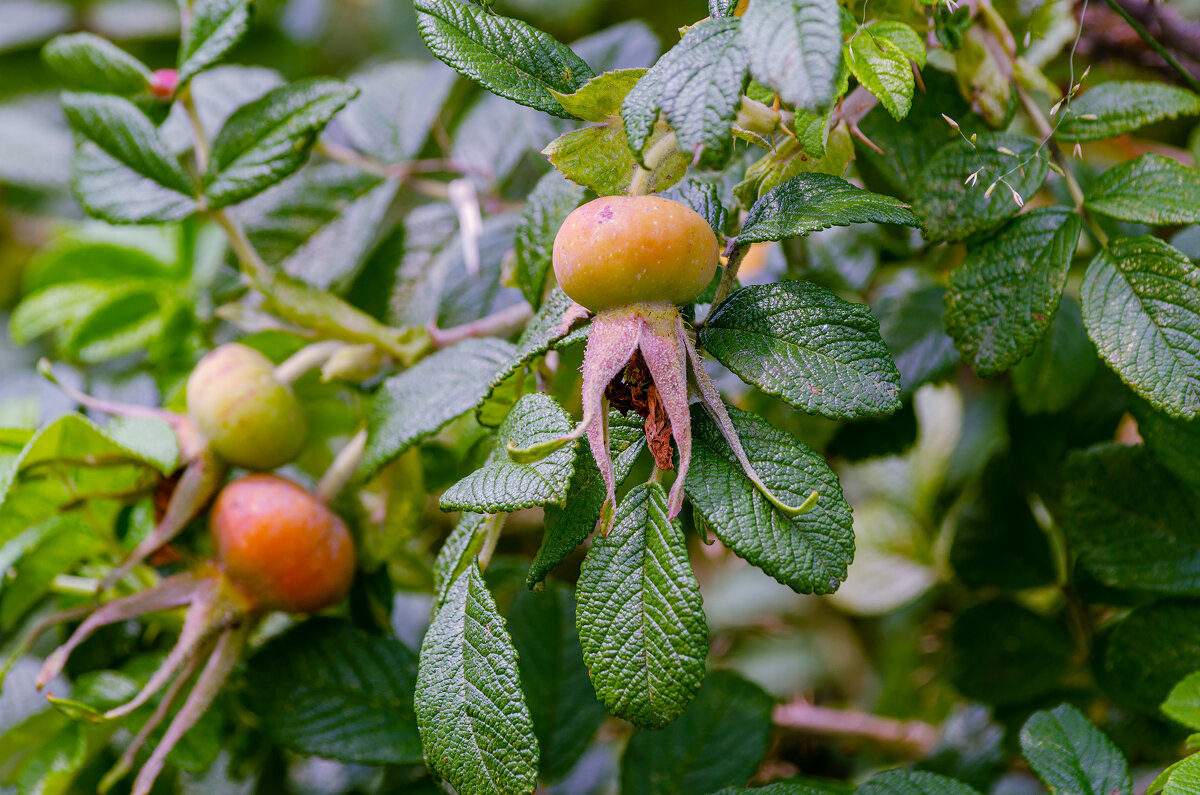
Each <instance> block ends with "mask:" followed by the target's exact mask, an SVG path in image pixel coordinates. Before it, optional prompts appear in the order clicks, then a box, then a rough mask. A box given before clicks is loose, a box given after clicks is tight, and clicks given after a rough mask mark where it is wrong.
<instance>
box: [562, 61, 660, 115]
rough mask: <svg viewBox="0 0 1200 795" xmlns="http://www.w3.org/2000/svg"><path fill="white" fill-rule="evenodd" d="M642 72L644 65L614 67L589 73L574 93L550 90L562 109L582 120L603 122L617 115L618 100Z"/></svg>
mask: <svg viewBox="0 0 1200 795" xmlns="http://www.w3.org/2000/svg"><path fill="white" fill-rule="evenodd" d="M645 74H646V70H645V69H618V70H616V71H612V72H605V73H604V74H599V75H596V76H595V77H593V78H592V79H591V80H589V81H587V82H586V83H584V84H583V86H582V87H581V88H580V89H579V90H578V91H575V92H574V93H571V94H562V93H560V92H558V91H555V90H553V89H551V91H550V93H551V94H553V95H554V98H555V99H557V100H558V104H560V105H562V106H563V110H565V111H567V113H570V114H571V115H572V116H575V117H577V118H580V119H583V120H584V121H594V122H605V121H608V120H609V117H611V116H620V115H621V103H622V102H623V101H624V100H625V97H626V95H628V94H629V92H630V91H632V90H633V87H634V86H635V85H637V82H638V81H639V80H641V79H642V76H643V75H645Z"/></svg>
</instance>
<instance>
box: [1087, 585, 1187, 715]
mask: <svg viewBox="0 0 1200 795" xmlns="http://www.w3.org/2000/svg"><path fill="white" fill-rule="evenodd" d="M1198 659H1200V604H1198V603H1196V602H1195V601H1185V600H1166V601H1161V602H1154V603H1153V604H1149V605H1146V606H1144V607H1138V608H1135V609H1134V610H1133V611H1132V612H1130V613H1129V614H1127V615H1126V616H1125V617H1124V618H1122V619H1120V620H1119V621H1117V622H1116V624H1115V625H1111V626H1110V627H1109V628H1108V631H1107V632H1106V633H1104V635H1102V636H1101V638H1100V643H1099V644H1098V646H1097V651H1096V653H1095V654H1094V661H1093V665H1094V666H1095V669H1096V678H1097V680H1098V681H1099V684H1100V687H1101V688H1102V689H1103V690H1104V692H1105V693H1106V694H1107V695H1108V696H1109V697H1110V698H1111V699H1112V700H1113V701H1114V702H1115V703H1116V704H1117V705H1118V706H1120V707H1122V708H1123V709H1128V710H1132V711H1133V712H1137V713H1148V714H1156V713H1158V705H1159V704H1161V703H1162V702H1163V701H1164V700H1166V698H1167V694H1168V693H1170V692H1171V689H1172V688H1173V687H1175V685H1176V683H1178V682H1179V680H1180V679H1183V678H1184V677H1185V676H1187V675H1189V674H1191V673H1192V672H1194V671H1195V670H1196V660H1198Z"/></svg>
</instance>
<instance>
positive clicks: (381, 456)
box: [360, 337, 516, 476]
mask: <svg viewBox="0 0 1200 795" xmlns="http://www.w3.org/2000/svg"><path fill="white" fill-rule="evenodd" d="M515 350H516V349H515V348H514V347H513V345H512V343H510V342H505V341H504V340H500V339H495V338H493V337H483V338H477V339H466V340H463V341H462V342H460V343H458V344H457V345H455V346H453V347H450V348H447V349H445V350H443V351H438V352H437V353H435V354H433V355H432V356H430V357H429V358H427V359H423V360H421V361H420V362H418V363H417V364H416V365H414V366H413V367H411V368H409V369H408V370H405V371H404V372H402V373H400V374H399V375H394V376H392V377H391V378H389V379H388V380H387V381H385V382H384V383H383V388H382V389H381V390H380V392H379V394H378V395H377V396H376V398H375V402H374V404H373V405H372V407H371V413H370V415H369V416H368V418H367V448H366V451H365V452H364V454H363V464H362V468H361V470H360V473H361V474H362V475H364V476H369V475H373V474H375V473H376V472H378V471H379V470H380V469H381V468H382V467H383V466H384V464H387V463H388V462H389V461H391V460H392V459H394V458H395V457H396V456H398V455H400V454H401V453H403V452H404V451H405V450H407V449H408V448H409V447H411V446H412V445H413V444H415V443H416V442H418V441H420V440H421V439H423V438H425V437H426V436H429V435H430V434H432V433H435V432H437V430H438V429H440V428H441V427H442V426H443V425H445V424H446V423H448V422H450V420H452V419H454V418H455V417H458V416H459V415H462V414H466V413H467V412H468V411H471V410H472V409H474V408H475V407H476V406H478V405H479V404H480V403H481V402H483V399H484V397H485V396H486V395H487V392H488V389H489V388H490V386H491V383H492V378H493V376H494V375H495V374H496V372H497V371H498V370H499V369H500V368H501V367H503V366H505V364H506V363H507V362H508V360H509V359H510V358H511V357H512V355H513V353H514V352H515Z"/></svg>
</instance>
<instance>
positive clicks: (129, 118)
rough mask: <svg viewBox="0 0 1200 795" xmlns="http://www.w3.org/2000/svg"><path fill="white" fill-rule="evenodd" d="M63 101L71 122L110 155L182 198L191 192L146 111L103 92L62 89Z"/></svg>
mask: <svg viewBox="0 0 1200 795" xmlns="http://www.w3.org/2000/svg"><path fill="white" fill-rule="evenodd" d="M62 105H63V111H64V112H65V113H66V115H67V120H68V121H70V122H71V126H72V127H74V128H75V129H76V130H78V131H79V132H80V133H82V134H83V135H85V136H86V137H87V138H88V140H90V141H92V142H93V143H94V144H95V145H96V147H98V148H99V149H100V150H101V151H102V152H103V153H104V154H106V155H108V156H109V157H110V158H111V159H113V160H115V161H116V162H118V163H120V164H121V165H123V166H126V167H127V168H128V169H130V170H131V171H132V172H134V174H135V175H137V176H139V177H144V178H145V179H146V180H149V181H150V182H153V183H154V184H156V185H160V186H162V187H164V188H167V189H169V190H170V191H174V192H175V193H177V194H183V196H182V197H181V198H186V197H187V196H190V194H191V193H192V185H191V181H190V180H189V179H188V176H187V172H185V171H184V170H183V166H181V165H179V161H178V160H176V159H175V156H174V155H173V154H171V151H170V150H169V149H168V148H167V145H166V142H164V141H163V139H162V137H161V135H160V134H159V132H158V130H157V129H156V128H155V127H154V125H153V124H152V123H151V122H150V120H149V119H148V118H146V114H144V113H142V112H141V111H140V110H138V108H137V106H136V105H134V104H133V103H132V102H130V101H129V100H127V99H123V98H121V97H115V96H109V95H105V94H84V93H76V92H72V91H64V92H63V94H62ZM83 148H84V147H83V146H79V147H77V149H79V150H82V149H83Z"/></svg>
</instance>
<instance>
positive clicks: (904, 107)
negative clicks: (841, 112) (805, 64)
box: [846, 26, 924, 119]
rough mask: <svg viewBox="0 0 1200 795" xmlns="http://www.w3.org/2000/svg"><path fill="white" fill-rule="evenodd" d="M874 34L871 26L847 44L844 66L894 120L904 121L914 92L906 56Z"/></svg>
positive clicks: (913, 83)
mask: <svg viewBox="0 0 1200 795" xmlns="http://www.w3.org/2000/svg"><path fill="white" fill-rule="evenodd" d="M910 30H911V29H910ZM874 33H875V27H874V26H871V27H866V28H860V29H859V30H858V32H857V33H855V34H854V37H853V38H852V39H850V41H848V42H847V43H846V63H847V65H848V66H849V67H850V72H851V74H853V75H854V76H855V77H856V78H857V79H858V82H859V84H860V85H862V86H863V88H865V89H867V90H868V91H870V92H871V93H872V94H874V95H875V97H876V98H877V99H878V100H879V104H881V105H883V107H884V108H885V109H886V110H887V112H888V113H889V114H891V116H892V118H893V119H903V118H904V117H905V116H907V115H908V111H909V110H910V109H911V108H912V100H913V91H914V89H915V88H916V80H915V79H914V78H913V71H912V66H911V65H910V64H909V56H908V55H907V54H906V53H905V52H904V51H903V50H901V49H900V47H899V46H898V45H897V44H895V43H894V42H892V41H891V40H890V39H888V38H885V37H882V36H875V35H874ZM921 53H922V54H924V48H922V49H921Z"/></svg>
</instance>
